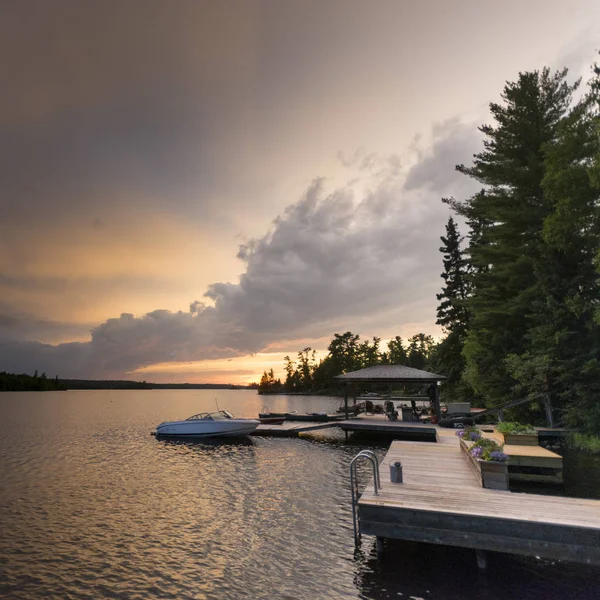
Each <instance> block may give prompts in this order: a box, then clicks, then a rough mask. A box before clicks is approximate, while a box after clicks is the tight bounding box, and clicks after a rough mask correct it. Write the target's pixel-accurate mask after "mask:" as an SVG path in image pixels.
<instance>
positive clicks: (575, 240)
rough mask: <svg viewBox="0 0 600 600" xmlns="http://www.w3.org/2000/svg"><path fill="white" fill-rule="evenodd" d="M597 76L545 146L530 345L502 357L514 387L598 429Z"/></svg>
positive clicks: (572, 420)
mask: <svg viewBox="0 0 600 600" xmlns="http://www.w3.org/2000/svg"><path fill="white" fill-rule="evenodd" d="M598 91H599V90H598V76H596V78H595V79H594V80H592V82H591V86H590V91H589V93H588V94H586V95H585V96H584V98H583V99H582V101H580V102H579V103H578V104H577V105H576V106H575V107H574V109H573V110H572V111H571V113H570V114H569V115H568V116H566V117H565V118H564V119H563V120H562V122H561V123H560V125H559V127H558V129H557V136H556V139H555V140H554V141H553V142H552V143H551V144H548V145H547V146H546V147H545V159H544V161H545V162H544V164H545V175H544V179H543V182H542V186H543V190H544V193H545V196H546V199H547V201H548V203H549V204H550V206H551V208H552V212H551V213H550V214H549V215H548V217H547V218H546V219H545V221H544V223H543V229H542V236H541V244H540V251H539V255H538V260H537V261H535V263H534V266H535V277H536V282H537V287H538V290H539V294H538V295H537V297H536V298H535V299H534V301H533V303H532V309H531V313H530V317H529V318H530V322H531V328H530V330H529V332H528V335H527V338H528V342H529V347H528V348H527V350H526V352H524V353H523V354H521V355H516V354H515V355H511V356H510V357H509V358H508V365H509V369H510V370H511V371H512V374H513V376H514V377H515V379H517V381H518V382H519V383H518V385H519V388H520V389H522V390H523V391H525V392H527V393H529V394H531V395H532V396H539V395H546V396H547V397H548V398H550V399H551V401H552V404H553V406H558V407H559V408H561V407H564V408H565V409H566V416H567V420H568V423H569V424H570V425H572V426H575V427H583V428H586V429H588V430H590V431H596V432H600V402H599V401H598V398H599V397H600V328H599V326H598V324H597V323H596V322H595V321H594V315H595V313H596V311H597V309H598V301H599V299H600V280H599V276H598V271H597V270H596V266H595V259H596V257H597V256H598V252H599V250H600V210H599V209H600V189H599V188H600V186H598V185H597V183H596V182H595V181H594V178H593V171H591V170H590V169H591V168H593V165H594V159H597V157H599V156H600V137H599V135H598V129H597V127H598V116H599V110H598V109H599V105H598V102H599V95H598Z"/></svg>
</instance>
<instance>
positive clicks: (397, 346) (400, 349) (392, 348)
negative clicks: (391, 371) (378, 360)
mask: <svg viewBox="0 0 600 600" xmlns="http://www.w3.org/2000/svg"><path fill="white" fill-rule="evenodd" d="M386 359H387V360H386V362H389V364H392V365H405V364H407V362H408V355H407V353H406V348H405V347H404V343H403V341H402V338H401V337H400V336H399V335H397V336H396V337H395V338H392V339H391V340H390V341H389V342H388V351H387V353H386Z"/></svg>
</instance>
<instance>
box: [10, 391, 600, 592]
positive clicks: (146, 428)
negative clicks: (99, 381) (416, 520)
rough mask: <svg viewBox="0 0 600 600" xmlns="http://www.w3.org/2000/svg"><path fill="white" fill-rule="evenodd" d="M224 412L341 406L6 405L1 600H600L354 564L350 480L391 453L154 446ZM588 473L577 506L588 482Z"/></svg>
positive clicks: (560, 566)
mask: <svg viewBox="0 0 600 600" xmlns="http://www.w3.org/2000/svg"><path fill="white" fill-rule="evenodd" d="M215 398H218V402H219V406H220V408H221V409H228V410H230V411H232V412H233V413H234V414H235V415H236V416H247V417H252V416H256V415H257V413H258V412H259V411H260V410H261V409H262V408H263V406H265V405H267V406H268V407H269V408H270V409H271V410H274V411H283V410H298V411H299V412H311V411H320V410H331V409H335V408H336V407H337V406H338V404H339V400H336V399H333V398H319V397H303V396H259V395H257V394H256V392H254V391H246V390H143V391H109V390H104V391H69V392H45V393H39V392H31V393H27V392H25V393H9V392H4V393H0V475H1V477H0V485H1V488H0V532H1V534H0V597H1V598H7V599H12V598H14V599H27V600H31V599H37V598H60V599H80V598H81V599H83V598H85V599H92V598H119V599H128V600H130V599H131V600H135V599H140V600H141V599H148V598H177V599H183V598H186V599H187V598H190V599H192V598H193V599H220V600H224V599H229V598H231V599H234V598H235V599H237V598H240V599H241V598H277V599H278V598H282V599H285V598H289V599H296V598H307V599H308V598H314V599H327V598H331V599H333V598H335V599H346V598H365V599H377V600H379V599H384V598H396V599H397V598H402V599H403V600H406V599H409V598H413V599H414V598H422V599H444V600H455V599H456V600H458V599H461V600H463V599H464V600H466V599H469V600H473V599H486V600H491V599H498V598H527V599H545V600H547V599H551V600H552V599H564V598H578V599H579V598H580V599H591V598H600V584H599V582H600V569H598V568H596V567H585V566H581V565H572V564H565V563H560V562H558V563H557V562H550V561H541V560H536V559H526V558H518V557H511V556H506V555H499V554H498V555H492V556H491V558H490V562H489V568H488V571H486V572H485V573H479V572H478V571H477V569H476V563H475V556H474V552H473V551H469V550H464V549H457V548H445V547H441V546H439V547H438V546H429V545H421V544H412V543H404V542H403V543H399V542H398V543H392V544H389V547H388V549H387V552H386V555H385V557H384V559H383V560H381V561H378V560H377V558H376V553H375V543H374V542H375V541H374V539H372V538H368V537H365V538H364V539H363V542H362V545H361V547H360V548H359V549H358V550H355V548H354V542H353V536H352V519H351V506H350V483H349V474H348V465H349V463H350V460H351V458H352V457H353V456H354V455H355V454H356V453H357V452H358V451H359V450H360V449H362V448H365V447H368V448H371V449H374V450H376V451H377V452H378V453H379V455H380V456H383V455H384V453H385V450H386V449H387V444H380V445H377V444H376V443H369V442H368V441H366V442H365V441H363V442H350V443H348V442H346V441H345V440H344V437H343V435H342V434H341V433H336V430H330V431H329V432H327V433H325V432H322V433H319V434H316V435H314V436H311V437H309V438H302V439H285V438H284V439H277V438H259V437H256V438H247V439H241V440H239V441H235V440H229V441H223V442H207V441H204V442H202V443H201V442H190V441H186V442H172V441H165V440H157V439H156V438H154V437H153V436H151V435H150V431H151V430H153V429H154V428H155V427H156V425H157V424H158V423H160V422H161V421H165V420H174V419H179V418H186V417H188V416H190V415H192V414H194V413H197V412H202V411H211V410H215V408H216V405H215ZM580 460H581V459H580V458H578V459H577V461H580ZM577 461H575V460H573V461H572V464H573V465H577V464H578V462H577ZM568 465H569V463H567V470H568V469H569V466H568ZM594 465H595V467H596V468H597V470H596V471H595V475H594V477H596V479H595V481H596V482H599V481H600V480H599V479H598V472H600V466H599V465H598V462H595V463H594ZM588 466H589V464H588V463H585V464H584V465H583V466H581V467H579V468H580V469H581V471H580V472H581V473H586V472H588V471H587V469H588ZM576 468H578V467H576V466H575V467H574V469H576ZM577 472H578V471H576V470H572V472H571V473H570V475H569V478H570V479H569V480H570V481H571V482H573V483H572V485H571V487H569V488H568V489H567V493H569V492H571V493H572V490H573V486H576V485H577V481H578V480H579V479H582V480H583V479H586V478H585V477H583V476H582V477H580V478H578V477H575V475H574V473H577ZM363 479H364V482H365V483H366V481H367V479H368V474H367V473H366V472H365V473H363ZM592 480H593V477H592ZM586 481H587V483H585V484H584V486H583V488H582V489H584V490H587V492H586V495H587V496H588V497H600V485H598V486H597V487H595V485H596V484H594V487H590V484H589V478H587V480H586ZM586 486H587V487H586Z"/></svg>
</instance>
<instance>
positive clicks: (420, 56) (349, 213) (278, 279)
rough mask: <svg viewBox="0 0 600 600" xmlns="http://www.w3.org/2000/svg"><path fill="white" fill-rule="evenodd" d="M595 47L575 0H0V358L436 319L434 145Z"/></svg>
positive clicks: (144, 369) (203, 369)
mask: <svg viewBox="0 0 600 600" xmlns="http://www.w3.org/2000/svg"><path fill="white" fill-rule="evenodd" d="M599 47H600V4H599V3H598V2H596V1H587V0H580V1H573V2H570V3H567V2H563V1H558V0H544V1H538V0H528V1H527V2H522V1H521V0H519V1H514V0H505V1H504V2H501V3H500V2H491V1H489V2H488V1H482V0H462V1H460V0H457V1H456V2H447V1H446V0H436V1H434V0H422V1H421V2H408V1H404V0H395V1H393V2H390V1H387V0H374V1H372V2H364V1H362V0H318V1H312V0H303V1H302V2H292V1H287V0H273V1H253V0H243V1H239V2H232V1H229V0H219V1H214V2H207V1H204V2H203V1H201V0H193V1H191V0H190V1H186V0H177V1H176V2H172V1H168V0H161V1H155V0H128V1H127V2H123V1H122V0H99V1H93V0H90V1H88V2H81V1H79V0H72V1H70V0H69V1H65V0H38V1H33V0H12V1H11V0H6V1H5V2H2V4H1V5H0V54H1V55H2V57H3V60H2V65H1V66H0V86H1V89H2V93H1V94H0V371H1V370H6V371H9V372H28V373H33V371H34V370H36V369H37V370H38V371H39V372H42V371H44V372H46V373H48V375H49V376H54V375H58V376H59V377H65V378H75V377H76V378H110V379H117V378H118V379H136V380H147V381H156V382H166V381H187V382H215V383H229V382H231V383H247V382H251V381H256V380H258V379H259V378H260V374H261V373H262V371H263V370H264V369H265V368H269V367H271V366H272V367H273V368H274V369H275V371H276V373H281V371H282V367H283V362H282V359H283V356H284V355H285V354H288V353H290V354H292V355H293V354H295V353H296V352H297V351H298V350H300V349H302V348H304V347H306V346H311V347H313V348H316V349H318V350H319V351H320V353H321V355H323V352H324V351H325V349H326V347H327V345H328V342H329V340H330V339H331V338H332V337H333V334H334V333H336V332H338V333H342V332H344V331H348V330H351V331H353V332H354V333H359V334H360V335H361V336H362V337H366V338H370V337H372V336H379V337H382V338H383V339H384V340H385V339H388V338H390V337H393V336H395V335H401V336H402V337H404V338H406V337H410V336H411V335H414V334H415V333H418V332H424V333H427V334H431V335H433V336H436V337H439V336H440V335H441V330H440V329H439V327H438V326H436V324H435V318H436V317H435V311H436V305H437V300H436V297H435V295H436V293H438V292H439V290H440V288H441V283H442V280H441V278H440V273H441V272H442V269H443V267H442V256H441V254H440V252H439V247H440V245H441V243H440V239H439V238H440V236H441V235H443V234H444V226H445V223H446V222H447V219H448V217H449V212H448V208H447V207H446V205H444V204H442V202H441V198H442V197H450V196H453V197H455V198H458V199H460V198H465V197H468V196H469V195H470V194H472V193H474V192H475V191H476V189H477V188H476V187H474V184H473V182H471V181H469V180H468V179H467V178H465V176H464V175H461V174H459V173H458V172H456V171H455V170H454V166H455V165H456V164H457V163H465V164H468V163H469V162H470V160H471V157H472V155H473V154H474V153H475V152H478V151H479V150H480V149H481V148H482V139H481V134H480V133H479V131H478V129H477V127H478V126H479V125H481V124H482V123H486V122H489V112H488V105H489V103H490V102H497V101H499V100H500V93H501V91H502V87H503V85H504V83H505V81H512V80H514V79H516V77H517V76H518V73H519V71H525V70H532V69H540V68H542V67H544V66H550V67H552V68H562V67H568V68H569V73H570V77H572V79H576V78H577V77H579V76H583V77H584V79H585V78H586V77H587V76H588V73H589V69H590V65H591V64H592V63H593V62H594V60H595V59H596V52H597V50H598V48H599ZM464 233H466V232H464Z"/></svg>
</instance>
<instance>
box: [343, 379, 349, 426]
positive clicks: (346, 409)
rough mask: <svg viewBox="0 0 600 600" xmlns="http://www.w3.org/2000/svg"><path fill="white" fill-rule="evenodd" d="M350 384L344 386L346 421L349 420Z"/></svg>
mask: <svg viewBox="0 0 600 600" xmlns="http://www.w3.org/2000/svg"><path fill="white" fill-rule="evenodd" d="M348 385H350V384H349V383H348V382H346V385H345V386H344V413H345V415H346V421H347V420H348Z"/></svg>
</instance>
